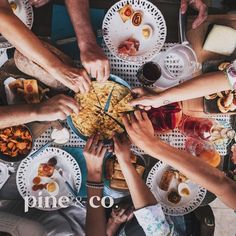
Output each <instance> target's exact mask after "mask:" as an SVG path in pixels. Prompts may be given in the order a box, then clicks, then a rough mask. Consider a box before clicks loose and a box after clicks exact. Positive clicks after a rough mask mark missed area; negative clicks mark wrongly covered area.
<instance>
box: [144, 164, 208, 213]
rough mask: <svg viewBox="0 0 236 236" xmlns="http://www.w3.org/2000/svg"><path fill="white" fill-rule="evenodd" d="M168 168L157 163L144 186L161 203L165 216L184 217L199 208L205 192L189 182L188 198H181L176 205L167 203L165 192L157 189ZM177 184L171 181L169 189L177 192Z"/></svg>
mask: <svg viewBox="0 0 236 236" xmlns="http://www.w3.org/2000/svg"><path fill="white" fill-rule="evenodd" d="M170 168H171V167H170V166H168V165H167V164H165V163H163V162H161V161H159V162H157V163H156V164H155V165H154V166H153V168H152V169H151V171H150V172H149V174H148V177H147V180H146V184H147V186H148V187H149V188H150V189H151V191H152V192H153V194H154V195H155V197H156V199H157V201H159V202H160V203H161V205H162V208H163V211H164V212H165V214H167V215H173V216H178V215H185V214H187V213H189V212H191V211H193V210H195V209H196V208H197V207H199V206H200V204H201V203H202V201H203V199H204V198H205V195H206V192H207V191H206V189H205V188H203V187H201V186H199V185H197V184H195V183H193V182H192V181H190V180H189V181H188V183H187V184H188V186H189V188H190V192H191V193H190V195H189V196H188V197H181V200H180V202H179V203H178V204H173V203H171V202H169V201H168V200H167V192H166V191H163V190H161V189H160V188H159V183H160V180H161V177H162V175H163V173H164V172H165V170H167V169H170ZM177 182H178V181H175V180H172V182H171V184H170V187H169V189H172V188H174V189H176V190H177V189H178V188H177V187H178V183H177Z"/></svg>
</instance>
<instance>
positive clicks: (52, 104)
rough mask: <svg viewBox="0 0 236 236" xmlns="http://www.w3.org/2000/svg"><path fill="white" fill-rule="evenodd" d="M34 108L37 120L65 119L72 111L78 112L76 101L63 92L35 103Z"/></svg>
mask: <svg viewBox="0 0 236 236" xmlns="http://www.w3.org/2000/svg"><path fill="white" fill-rule="evenodd" d="M35 109H36V113H37V114H36V118H37V120H38V121H54V120H58V119H60V120H65V119H66V117H67V116H69V115H70V114H72V113H73V112H74V113H76V114H78V113H79V105H78V103H77V102H76V101H75V100H74V99H73V98H71V97H68V96H65V95H63V94H60V95H57V96H54V97H53V98H51V99H49V100H47V101H45V102H42V103H39V104H37V105H36V106H35Z"/></svg>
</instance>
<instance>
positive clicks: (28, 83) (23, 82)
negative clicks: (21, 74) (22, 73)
mask: <svg viewBox="0 0 236 236" xmlns="http://www.w3.org/2000/svg"><path fill="white" fill-rule="evenodd" d="M8 86H9V89H10V90H11V92H12V93H13V94H14V96H15V99H14V100H15V103H19V102H27V103H39V102H41V101H42V100H45V99H46V95H47V92H49V89H48V88H42V87H41V86H40V85H39V84H38V82H37V80H34V79H21V78H19V79H15V80H14V81H12V82H11V83H9V85H8Z"/></svg>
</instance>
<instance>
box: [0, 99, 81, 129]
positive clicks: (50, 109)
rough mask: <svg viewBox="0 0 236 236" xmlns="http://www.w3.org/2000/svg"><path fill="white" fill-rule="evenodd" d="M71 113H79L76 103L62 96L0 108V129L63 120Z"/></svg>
mask: <svg viewBox="0 0 236 236" xmlns="http://www.w3.org/2000/svg"><path fill="white" fill-rule="evenodd" d="M73 112H74V113H76V114H78V113H79V105H78V103H77V102H76V101H75V100H74V99H73V98H71V97H68V96H65V95H63V94H60V95H57V96H54V97H53V98H51V99H49V100H47V101H45V102H42V103H39V104H22V105H10V106H0V120H1V122H0V129H2V128H6V127H10V126H14V125H21V124H26V123H30V122H33V121H54V120H58V119H59V120H65V119H66V117H67V116H69V115H70V114H71V113H73Z"/></svg>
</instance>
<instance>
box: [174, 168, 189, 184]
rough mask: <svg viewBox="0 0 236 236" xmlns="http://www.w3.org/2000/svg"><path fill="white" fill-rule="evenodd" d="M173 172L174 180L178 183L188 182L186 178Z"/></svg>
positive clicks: (176, 171)
mask: <svg viewBox="0 0 236 236" xmlns="http://www.w3.org/2000/svg"><path fill="white" fill-rule="evenodd" d="M173 172H174V175H175V179H177V180H178V182H179V183H183V182H186V181H188V177H186V176H185V175H184V174H182V173H181V172H179V171H178V170H173Z"/></svg>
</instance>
